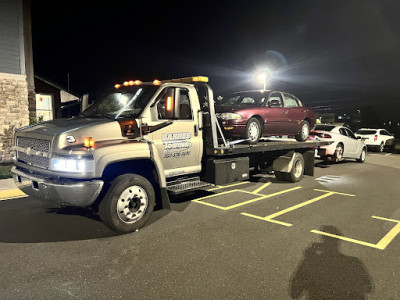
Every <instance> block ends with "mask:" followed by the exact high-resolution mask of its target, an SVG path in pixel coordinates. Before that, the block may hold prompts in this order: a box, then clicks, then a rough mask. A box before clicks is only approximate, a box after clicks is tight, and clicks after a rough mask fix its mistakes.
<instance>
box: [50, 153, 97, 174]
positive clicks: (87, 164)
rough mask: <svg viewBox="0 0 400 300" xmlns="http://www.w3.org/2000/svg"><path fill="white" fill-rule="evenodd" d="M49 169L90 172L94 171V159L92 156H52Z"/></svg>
mask: <svg viewBox="0 0 400 300" xmlns="http://www.w3.org/2000/svg"><path fill="white" fill-rule="evenodd" d="M51 169H52V170H54V171H60V172H71V173H91V172H94V160H93V159H92V158H77V157H62V156H59V157H53V158H52V159H51Z"/></svg>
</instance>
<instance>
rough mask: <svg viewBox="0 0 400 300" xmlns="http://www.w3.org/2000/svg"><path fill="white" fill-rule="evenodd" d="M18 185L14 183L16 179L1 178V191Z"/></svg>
mask: <svg viewBox="0 0 400 300" xmlns="http://www.w3.org/2000/svg"><path fill="white" fill-rule="evenodd" d="M16 188H17V187H16V185H15V183H14V179H12V178H8V179H1V180H0V191H3V190H12V189H16Z"/></svg>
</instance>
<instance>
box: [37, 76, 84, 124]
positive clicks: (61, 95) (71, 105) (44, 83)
mask: <svg viewBox="0 0 400 300" xmlns="http://www.w3.org/2000/svg"><path fill="white" fill-rule="evenodd" d="M35 92H36V116H35V117H36V120H37V121H48V120H53V119H57V118H63V117H69V116H72V115H76V114H77V113H78V112H79V111H80V96H79V95H78V94H76V93H74V92H68V91H67V89H66V88H64V87H62V86H61V85H59V84H57V83H55V82H53V81H51V80H50V79H47V78H45V77H43V76H40V75H37V74H35Z"/></svg>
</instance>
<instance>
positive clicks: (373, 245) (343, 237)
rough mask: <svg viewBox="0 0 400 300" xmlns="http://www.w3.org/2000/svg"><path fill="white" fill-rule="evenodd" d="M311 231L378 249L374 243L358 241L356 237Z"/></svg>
mask: <svg viewBox="0 0 400 300" xmlns="http://www.w3.org/2000/svg"><path fill="white" fill-rule="evenodd" d="M311 232H312V233H317V234H321V235H326V236H329V237H332V238H336V239H339V240H343V241H347V242H351V243H355V244H359V245H363V246H367V247H371V248H377V249H379V248H378V247H377V246H376V245H375V244H372V243H368V242H364V241H360V240H356V239H351V238H348V237H345V236H341V235H336V234H332V233H328V232H324V231H319V230H311Z"/></svg>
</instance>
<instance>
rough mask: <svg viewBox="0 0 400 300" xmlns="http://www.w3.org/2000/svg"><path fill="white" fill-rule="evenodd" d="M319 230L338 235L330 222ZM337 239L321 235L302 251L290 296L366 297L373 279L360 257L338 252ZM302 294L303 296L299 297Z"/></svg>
mask: <svg viewBox="0 0 400 300" xmlns="http://www.w3.org/2000/svg"><path fill="white" fill-rule="evenodd" d="M321 231H324V232H328V233H331V234H336V235H341V233H340V232H339V230H338V229H337V228H336V227H334V226H322V227H321ZM339 243H340V240H338V239H335V238H331V237H328V236H322V242H321V243H313V244H311V246H310V247H309V248H307V249H306V250H305V251H304V258H303V260H302V262H301V263H300V265H299V266H298V268H297V270H296V271H295V272H294V274H293V275H292V278H291V280H290V287H289V294H290V296H291V298H292V299H310V300H314V299H338V300H339V299H340V300H358V299H360V300H361V299H366V297H367V295H368V294H370V293H371V292H372V290H373V282H372V279H371V277H370V275H369V274H368V272H367V269H366V268H365V266H364V264H363V263H362V261H361V260H360V259H358V258H356V257H352V256H347V255H344V254H343V253H340V249H339ZM302 297H304V298H302Z"/></svg>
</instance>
